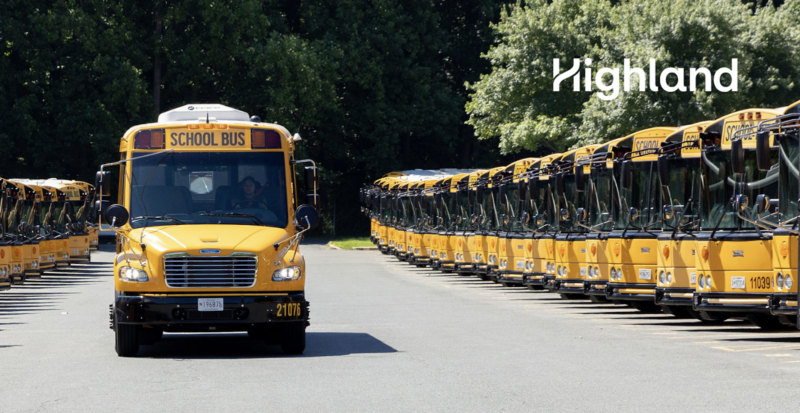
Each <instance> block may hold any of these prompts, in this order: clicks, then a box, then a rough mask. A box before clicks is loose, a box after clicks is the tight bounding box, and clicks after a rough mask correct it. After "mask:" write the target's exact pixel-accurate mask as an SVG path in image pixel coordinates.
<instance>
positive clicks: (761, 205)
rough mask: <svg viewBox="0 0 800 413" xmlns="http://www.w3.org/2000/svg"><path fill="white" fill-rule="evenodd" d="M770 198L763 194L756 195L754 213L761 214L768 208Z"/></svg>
mask: <svg viewBox="0 0 800 413" xmlns="http://www.w3.org/2000/svg"><path fill="white" fill-rule="evenodd" d="M769 204H770V199H769V197H768V196H766V195H764V194H759V195H758V196H756V214H757V215H761V214H763V213H764V212H765V211H767V209H769Z"/></svg>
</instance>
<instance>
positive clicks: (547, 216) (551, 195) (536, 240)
mask: <svg viewBox="0 0 800 413" xmlns="http://www.w3.org/2000/svg"><path fill="white" fill-rule="evenodd" d="M562 156H563V154H560V153H557V154H552V155H548V156H545V157H542V158H541V159H540V160H539V161H538V166H536V167H535V168H533V169H530V168H529V169H530V170H529V171H528V172H527V173H526V175H525V176H526V177H527V181H528V182H527V186H528V188H527V189H528V193H529V194H530V195H529V196H530V199H531V211H530V215H531V219H530V221H531V222H532V225H533V226H534V235H533V240H532V242H531V248H530V249H531V251H530V254H531V266H530V269H529V270H528V272H527V273H523V281H522V282H523V284H524V285H525V286H527V287H528V288H530V289H534V290H539V289H545V288H546V289H549V290H553V289H554V288H555V285H554V282H555V279H556V264H555V240H556V238H555V237H556V232H557V231H558V222H557V221H556V220H557V219H558V217H557V216H558V213H557V212H556V211H557V209H556V193H555V188H554V187H552V185H553V184H554V180H551V172H552V171H553V170H554V168H555V166H554V165H553V162H555V161H557V160H558V159H561V157H562ZM534 165H536V164H534ZM534 165H532V167H533V166H534Z"/></svg>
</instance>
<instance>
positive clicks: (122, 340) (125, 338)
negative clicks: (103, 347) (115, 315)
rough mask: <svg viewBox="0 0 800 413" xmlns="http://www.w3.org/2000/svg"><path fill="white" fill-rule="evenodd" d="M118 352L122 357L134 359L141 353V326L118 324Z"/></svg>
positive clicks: (116, 329) (115, 330)
mask: <svg viewBox="0 0 800 413" xmlns="http://www.w3.org/2000/svg"><path fill="white" fill-rule="evenodd" d="M114 333H115V335H116V350H117V355H118V356H120V357H134V356H136V353H138V352H139V326H136V325H131V324H119V323H117V324H116V328H114Z"/></svg>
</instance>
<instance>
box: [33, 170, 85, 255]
mask: <svg viewBox="0 0 800 413" xmlns="http://www.w3.org/2000/svg"><path fill="white" fill-rule="evenodd" d="M43 185H44V186H45V187H47V188H53V189H57V190H58V191H60V193H61V194H63V199H58V201H59V202H63V206H64V208H63V209H62V210H61V211H60V214H59V216H58V217H57V219H58V220H59V221H62V222H63V224H64V228H65V229H66V232H65V233H64V235H66V236H68V239H67V240H66V241H67V242H68V244H67V254H68V255H69V263H70V264H74V263H80V262H89V260H90V258H89V254H90V251H89V246H90V245H91V242H90V241H89V228H90V225H89V224H87V219H88V218H89V215H90V213H91V211H92V208H93V207H92V205H91V204H90V200H91V199H92V198H91V197H90V195H89V192H88V191H89V190H92V192H94V191H93V188H91V189H90V188H89V187H90V186H89V184H87V183H85V182H77V181H61V180H55V179H48V180H46V181H44V182H43ZM92 226H93V225H92ZM62 244H63V242H62Z"/></svg>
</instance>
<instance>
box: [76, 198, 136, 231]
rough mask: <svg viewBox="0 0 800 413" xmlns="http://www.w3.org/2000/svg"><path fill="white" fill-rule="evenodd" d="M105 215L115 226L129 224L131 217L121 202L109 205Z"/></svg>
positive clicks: (110, 223)
mask: <svg viewBox="0 0 800 413" xmlns="http://www.w3.org/2000/svg"><path fill="white" fill-rule="evenodd" d="M67 205H70V204H69V202H67ZM103 216H104V217H105V218H106V222H107V223H108V224H109V225H111V226H112V227H114V228H119V227H121V226H123V225H125V224H127V223H128V219H129V218H130V215H129V214H128V210H127V209H125V207H124V206H122V205H119V204H114V205H111V206H109V207H108V208H107V209H106V210H105V214H103Z"/></svg>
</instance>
